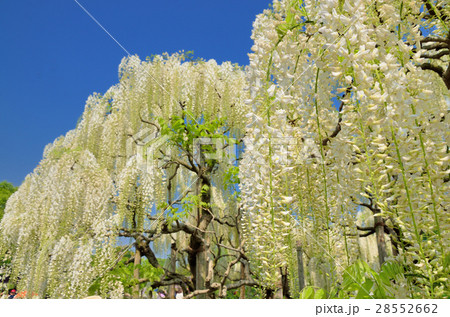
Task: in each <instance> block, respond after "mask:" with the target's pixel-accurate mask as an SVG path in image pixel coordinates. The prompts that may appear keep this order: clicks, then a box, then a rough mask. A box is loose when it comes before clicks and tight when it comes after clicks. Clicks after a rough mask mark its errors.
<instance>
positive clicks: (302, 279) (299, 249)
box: [297, 241, 305, 292]
mask: <svg viewBox="0 0 450 317" xmlns="http://www.w3.org/2000/svg"><path fill="white" fill-rule="evenodd" d="M297 264H298V288H299V291H300V292H301V291H302V290H303V289H304V288H305V272H304V269H303V251H302V244H301V242H300V241H297Z"/></svg>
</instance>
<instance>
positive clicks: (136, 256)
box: [133, 248, 141, 298]
mask: <svg viewBox="0 0 450 317" xmlns="http://www.w3.org/2000/svg"><path fill="white" fill-rule="evenodd" d="M140 264H141V251H139V249H138V248H136V253H135V254H134V272H133V277H134V278H135V279H136V280H138V279H139V267H138V265H140ZM139 297H140V294H139V284H136V285H134V286H133V298H139Z"/></svg>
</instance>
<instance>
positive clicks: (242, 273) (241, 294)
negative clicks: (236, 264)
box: [239, 262, 245, 299]
mask: <svg viewBox="0 0 450 317" xmlns="http://www.w3.org/2000/svg"><path fill="white" fill-rule="evenodd" d="M241 280H245V265H244V263H242V262H241ZM239 298H240V299H244V298H245V285H242V286H241V292H240V296H239Z"/></svg>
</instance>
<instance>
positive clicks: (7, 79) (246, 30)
mask: <svg viewBox="0 0 450 317" xmlns="http://www.w3.org/2000/svg"><path fill="white" fill-rule="evenodd" d="M77 1H78V2H79V3H80V4H81V5H82V6H84V7H85V8H86V9H87V10H88V11H89V12H90V13H91V14H92V16H93V17H95V18H96V19H97V20H98V21H99V22H100V23H101V24H102V25H103V27H104V28H105V29H106V30H107V31H108V32H109V33H110V34H111V35H112V36H113V37H114V38H115V39H116V40H117V41H118V42H119V43H120V44H121V45H122V46H123V47H124V48H125V49H126V50H127V51H128V52H129V53H130V54H137V55H139V57H141V59H145V57H146V56H150V55H152V54H161V53H163V52H168V53H174V52H177V51H180V50H185V51H190V50H192V51H194V54H195V57H202V58H205V59H215V60H217V61H218V62H219V63H220V62H223V61H232V62H235V63H239V64H241V65H246V64H248V56H247V53H249V52H250V48H251V46H252V41H251V39H250V34H251V30H252V23H253V20H254V19H255V16H256V14H258V13H260V12H262V11H263V10H264V9H265V8H267V7H268V6H269V3H271V2H272V1H271V0H226V1H215V0H209V1H206V0H191V1H181V0H171V1H154V0H128V1H123V0H121V1H119V0H109V1H107V0H77ZM0 42H1V43H2V49H1V50H0V67H1V72H0V126H1V129H2V137H1V138H0V181H2V180H8V181H10V182H12V183H13V184H14V185H20V184H21V182H22V181H23V179H24V178H25V176H26V175H27V174H28V173H30V172H32V171H33V169H34V168H35V167H36V166H37V164H38V163H39V161H40V160H41V158H42V152H43V150H44V147H45V145H46V144H48V143H50V142H52V141H53V140H54V139H55V138H57V137H58V136H60V135H64V134H65V133H66V132H67V131H69V130H71V129H73V128H74V127H75V124H76V122H77V119H78V118H79V117H80V116H81V114H82V113H83V110H84V104H85V101H86V99H87V97H88V96H89V95H90V94H92V93H93V92H100V93H103V92H105V91H106V90H107V89H108V88H109V87H110V86H112V85H114V84H116V83H117V81H118V76H117V70H118V65H119V63H120V61H121V59H122V58H123V57H124V56H126V52H125V51H124V50H123V49H122V48H121V47H120V46H119V45H118V44H116V43H115V42H114V40H112V39H111V38H110V37H109V36H108V34H106V33H105V31H103V30H102V29H101V28H100V27H99V26H98V25H97V24H96V23H95V22H94V21H93V20H92V19H91V18H90V17H89V16H88V15H87V14H86V13H85V12H84V11H83V10H82V9H81V8H80V7H79V6H78V4H77V3H76V2H75V1H74V0H45V1H39V0H23V1H0Z"/></svg>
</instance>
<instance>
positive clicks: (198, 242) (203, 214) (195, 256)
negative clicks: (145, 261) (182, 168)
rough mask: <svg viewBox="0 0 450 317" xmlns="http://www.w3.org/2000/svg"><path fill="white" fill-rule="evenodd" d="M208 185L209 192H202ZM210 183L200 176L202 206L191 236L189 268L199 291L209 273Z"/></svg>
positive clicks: (198, 184) (199, 187)
mask: <svg viewBox="0 0 450 317" xmlns="http://www.w3.org/2000/svg"><path fill="white" fill-rule="evenodd" d="M203 185H207V186H208V189H207V190H202V188H203ZM210 186H211V184H210V182H209V179H208V178H207V176H205V175H202V174H200V175H199V180H198V183H197V189H196V191H197V193H200V206H198V207H197V219H198V220H197V228H196V230H195V231H194V233H193V234H192V235H191V238H190V242H189V247H190V254H189V256H188V260H189V267H190V271H191V273H192V275H193V276H194V285H195V288H196V289H197V290H202V289H205V287H206V285H205V280H206V275H207V273H208V266H207V264H208V249H209V247H208V245H207V243H205V242H206V230H207V228H208V226H209V224H210V223H211V221H212V215H211V213H210V211H209V210H208V208H209V207H210V202H211V189H210ZM197 298H199V299H202V298H206V293H205V294H203V293H201V294H199V295H198V296H197Z"/></svg>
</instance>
